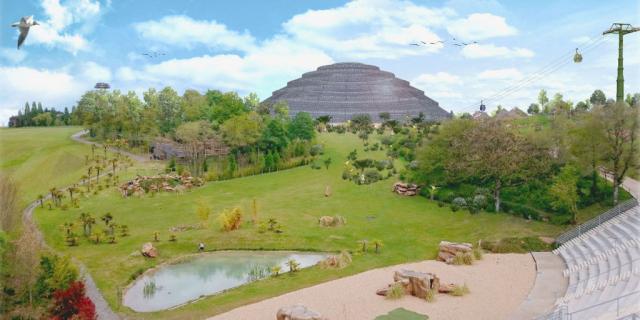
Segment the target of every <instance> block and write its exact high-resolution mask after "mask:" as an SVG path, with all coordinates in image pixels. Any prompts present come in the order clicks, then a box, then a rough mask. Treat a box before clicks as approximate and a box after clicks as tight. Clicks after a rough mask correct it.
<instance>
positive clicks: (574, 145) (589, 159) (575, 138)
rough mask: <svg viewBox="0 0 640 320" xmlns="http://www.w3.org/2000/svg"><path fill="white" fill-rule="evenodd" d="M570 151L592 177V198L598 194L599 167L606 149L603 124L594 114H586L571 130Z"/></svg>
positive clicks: (574, 159)
mask: <svg viewBox="0 0 640 320" xmlns="http://www.w3.org/2000/svg"><path fill="white" fill-rule="evenodd" d="M569 134H570V137H571V139H570V141H571V143H570V146H569V150H570V152H571V154H572V156H573V162H575V163H576V164H577V165H578V167H579V168H581V169H582V170H585V171H588V172H589V174H590V175H591V190H590V195H591V197H595V196H596V195H597V193H598V167H599V166H600V164H601V163H602V160H603V157H604V155H603V154H602V150H603V149H605V148H606V144H605V142H606V141H605V140H606V138H605V134H604V128H603V123H602V122H601V121H600V119H598V118H597V116H596V115H595V114H594V113H591V112H585V113H583V114H581V115H580V117H579V118H578V119H577V121H576V126H575V127H573V128H572V129H570V131H569Z"/></svg>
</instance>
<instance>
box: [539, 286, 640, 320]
mask: <svg viewBox="0 0 640 320" xmlns="http://www.w3.org/2000/svg"><path fill="white" fill-rule="evenodd" d="M625 300H626V301H630V302H631V303H628V302H627V305H626V306H624V301H625ZM639 300H640V290H639V291H634V292H631V293H627V294H625V295H622V296H619V297H617V298H615V299H611V300H607V301H604V302H600V303H598V304H594V305H592V306H588V307H586V308H583V309H580V310H576V311H573V312H569V308H568V306H567V305H561V306H559V307H558V308H557V309H556V310H554V311H553V312H551V313H548V314H545V315H543V316H540V317H537V318H535V320H578V319H592V318H598V317H600V316H603V315H612V313H613V312H615V317H616V319H618V320H636V319H640V316H638V314H637V313H636V312H638V310H637V307H636V305H637V304H636V303H635V302H636V301H639ZM621 301H622V303H623V305H622V306H621ZM614 305H615V309H613V307H614ZM629 306H631V308H632V309H635V310H625V308H628V307H629ZM634 307H635V308H634ZM602 308H604V310H603V311H602V312H601V313H600V314H599V315H597V316H594V315H593V314H592V315H587V316H583V314H584V313H585V312H587V311H593V309H602ZM628 312H631V314H629V313H628ZM621 314H623V315H624V316H623V317H622V318H620V316H621Z"/></svg>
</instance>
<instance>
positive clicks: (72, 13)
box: [16, 0, 103, 55]
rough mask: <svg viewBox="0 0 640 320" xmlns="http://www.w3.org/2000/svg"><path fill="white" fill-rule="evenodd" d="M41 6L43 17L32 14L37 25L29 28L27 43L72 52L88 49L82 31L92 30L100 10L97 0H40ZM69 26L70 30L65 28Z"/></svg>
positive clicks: (98, 17) (87, 43) (100, 12)
mask: <svg viewBox="0 0 640 320" xmlns="http://www.w3.org/2000/svg"><path fill="white" fill-rule="evenodd" d="M42 8H43V10H44V13H45V16H46V19H45V20H44V21H40V20H39V19H37V17H35V18H36V21H38V22H39V23H40V25H39V26H35V27H33V28H31V29H30V31H29V36H28V37H27V40H26V41H27V43H29V42H32V43H34V44H44V45H46V46H48V47H59V48H62V49H63V50H66V51H68V52H70V53H72V54H74V55H75V54H77V53H78V52H79V51H86V50H89V49H90V45H89V42H88V41H87V39H86V38H85V36H84V34H86V33H88V32H90V31H91V30H93V28H94V26H95V25H96V24H97V22H98V21H99V19H100V16H101V15H102V13H103V12H102V8H101V4H100V2H99V1H97V0H96V1H92V0H69V1H66V2H65V3H61V2H60V0H43V1H42ZM72 27H73V28H75V31H73V32H71V31H70V30H69V29H70V28H72ZM16 32H17V31H16Z"/></svg>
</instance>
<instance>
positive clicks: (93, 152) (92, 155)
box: [91, 143, 97, 159]
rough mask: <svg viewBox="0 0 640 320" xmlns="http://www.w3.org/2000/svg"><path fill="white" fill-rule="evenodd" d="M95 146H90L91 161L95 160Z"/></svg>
mask: <svg viewBox="0 0 640 320" xmlns="http://www.w3.org/2000/svg"><path fill="white" fill-rule="evenodd" d="M96 148H97V147H96V145H95V143H92V144H91V159H95V158H96Z"/></svg>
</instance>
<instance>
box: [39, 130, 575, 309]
mask: <svg viewBox="0 0 640 320" xmlns="http://www.w3.org/2000/svg"><path fill="white" fill-rule="evenodd" d="M72 131H73V130H70V131H69V132H72ZM318 139H319V141H320V142H323V143H325V145H326V152H325V155H323V156H322V158H326V157H331V158H332V159H333V164H332V165H331V166H330V167H329V169H328V170H325V169H324V168H322V169H321V170H313V169H311V168H310V167H308V166H306V167H299V168H295V169H290V170H286V171H282V172H277V173H270V174H264V175H260V176H252V177H246V178H240V179H234V180H229V181H222V182H213V183H208V184H206V185H205V186H204V187H201V188H197V189H194V190H192V191H191V192H187V193H185V194H183V195H177V194H167V193H164V194H158V195H156V196H155V197H150V196H144V197H142V198H128V199H124V198H122V197H121V196H120V194H119V193H118V192H117V191H116V190H109V191H103V192H102V193H100V194H98V195H96V196H91V197H90V198H87V199H84V200H82V201H81V202H80V208H79V209H70V210H68V211H60V210H51V211H50V210H47V209H38V210H37V212H36V218H37V221H38V223H39V225H40V227H41V229H42V230H43V231H44V233H45V236H46V240H47V242H48V243H49V244H50V245H52V246H53V247H54V248H56V249H58V250H60V251H61V252H65V253H68V254H70V255H72V256H74V257H76V258H78V259H80V260H81V261H82V262H83V263H85V265H86V266H87V267H88V268H89V270H90V272H91V274H92V275H93V277H94V280H96V282H97V283H98V286H99V287H100V288H101V290H102V291H103V294H104V295H105V297H106V298H107V300H108V301H109V303H110V304H111V305H112V307H113V308H114V309H116V310H117V311H118V312H120V313H123V314H124V315H126V316H127V317H128V318H146V319H151V318H153V319H195V318H203V317H206V316H210V315H213V314H216V313H220V312H223V311H225V310H229V309H232V308H234V307H237V306H239V305H242V304H247V303H250V302H254V301H259V300H262V299H264V298H267V297H271V296H275V295H279V294H282V293H285V292H288V291H291V290H294V289H298V288H303V287H307V286H310V285H313V284H317V283H321V282H324V281H327V280H330V279H335V278H338V277H343V276H346V275H350V274H354V273H358V272H362V271H364V270H368V269H372V268H376V267H381V266H387V265H392V264H398V263H403V262H409V261H417V260H423V259H432V258H434V257H435V255H436V247H437V244H438V242H439V241H440V240H452V241H469V242H475V241H477V240H478V239H498V238H502V237H513V236H528V235H546V236H553V235H556V234H558V233H559V232H561V231H562V228H561V227H559V226H553V225H549V224H546V223H540V222H535V221H526V220H524V219H521V218H517V217H513V216H509V215H506V214H491V213H480V214H477V215H470V214H469V213H468V212H467V211H458V212H455V213H454V212H451V211H450V210H449V209H448V208H440V207H438V206H437V205H436V204H435V203H434V202H430V201H428V200H426V199H424V198H422V197H401V196H398V195H395V194H394V193H392V192H391V185H392V184H393V182H395V180H394V178H391V179H388V180H384V181H381V182H378V183H375V184H372V185H363V186H358V185H355V184H354V183H353V182H350V181H344V180H342V179H341V177H340V176H341V172H342V167H343V163H344V161H345V160H346V155H347V153H348V152H349V151H351V150H353V149H354V148H358V153H359V154H360V155H364V154H367V156H368V157H372V158H382V157H383V152H382V151H376V152H368V153H365V152H364V150H363V149H362V143H361V142H360V141H359V140H358V139H357V138H356V137H355V136H354V135H351V134H348V135H336V134H323V135H320V136H319V138H318ZM326 186H330V187H331V189H332V191H333V195H332V196H331V197H328V198H327V197H325V196H324V190H325V187H326ZM253 199H256V201H257V204H258V212H259V214H258V218H259V220H262V221H266V220H267V219H269V218H275V219H277V220H278V221H279V222H280V223H281V224H282V225H283V229H284V233H282V234H275V233H271V232H266V233H258V232H257V229H258V228H257V226H256V225H253V224H251V223H249V222H247V221H248V220H250V213H249V212H250V208H251V203H252V201H253ZM198 201H205V202H207V203H208V204H209V205H210V207H211V208H212V209H214V212H215V214H213V215H212V216H211V217H210V219H209V227H208V228H204V229H196V230H191V231H185V232H181V233H177V238H178V241H177V242H169V241H167V240H168V237H169V234H170V232H169V229H170V228H171V227H173V226H178V225H197V224H198V223H199V220H198V217H197V215H196V213H195V211H196V206H197V202H198ZM236 206H237V207H240V208H242V209H243V211H244V219H245V223H244V224H243V226H242V228H241V229H240V230H237V231H232V232H222V231H221V230H220V228H219V225H218V222H217V214H218V212H220V210H222V209H224V208H230V207H236ZM81 212H89V213H91V214H92V215H93V216H94V217H99V216H101V215H102V214H104V213H106V212H111V214H112V215H113V216H114V217H115V219H114V222H116V223H119V224H126V225H128V226H129V229H130V232H131V235H130V236H129V237H125V238H119V239H118V242H117V243H116V244H99V245H95V244H92V243H89V242H88V241H87V240H84V239H83V240H81V244H80V245H79V246H77V247H67V246H66V245H65V244H64V239H63V238H64V237H63V231H62V230H61V229H60V225H62V224H63V223H64V222H69V221H76V220H77V218H78V216H79V214H80V213H81ZM336 214H338V215H341V216H344V217H346V219H347V224H346V225H345V226H341V227H335V228H323V227H320V226H318V223H317V219H318V217H320V216H323V215H336ZM98 222H99V223H98V224H97V225H96V226H94V229H96V228H100V226H101V225H102V222H101V221H100V220H98ZM156 231H157V232H159V233H160V240H161V241H160V242H158V243H157V244H156V246H157V247H158V249H159V252H160V256H159V258H157V259H155V260H147V259H145V258H142V257H141V256H139V255H137V254H135V253H136V252H138V251H139V249H140V246H141V245H142V244H143V243H144V242H148V241H151V240H152V239H153V233H154V232H156ZM76 232H78V233H80V228H78V230H77V231H76ZM362 239H367V240H370V241H371V240H374V239H379V240H382V241H383V242H384V247H383V248H382V251H381V253H379V254H375V253H373V252H369V253H366V254H360V255H356V256H355V257H354V261H353V263H352V264H351V265H350V266H349V267H347V268H344V269H341V270H328V269H320V268H318V267H313V268H310V269H305V270H303V271H301V272H299V273H297V274H295V275H286V276H282V277H278V278H269V279H266V280H263V281H259V282H256V283H252V284H249V285H246V286H242V287H239V288H237V289H232V290H230V291H228V292H226V293H224V294H220V295H216V296H212V297H208V298H205V299H202V300H199V301H198V302H195V303H192V304H188V305H186V306H183V307H180V308H177V309H174V310H169V311H163V312H156V313H135V312H133V311H131V310H129V309H127V308H126V307H122V306H119V299H118V290H119V288H122V287H124V286H126V285H127V284H128V283H129V282H130V277H131V275H132V274H134V273H135V272H136V271H137V270H139V269H147V268H150V267H153V266H155V265H157V264H159V263H162V262H165V261H169V260H171V259H174V258H177V257H180V256H182V255H186V254H191V253H194V252H195V251H196V247H197V244H198V243H199V242H204V243H205V244H206V247H207V249H208V250H221V249H265V250H277V249H288V250H314V251H340V250H344V249H348V250H357V248H358V247H359V245H358V241H359V240H362Z"/></svg>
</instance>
